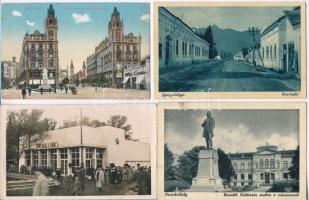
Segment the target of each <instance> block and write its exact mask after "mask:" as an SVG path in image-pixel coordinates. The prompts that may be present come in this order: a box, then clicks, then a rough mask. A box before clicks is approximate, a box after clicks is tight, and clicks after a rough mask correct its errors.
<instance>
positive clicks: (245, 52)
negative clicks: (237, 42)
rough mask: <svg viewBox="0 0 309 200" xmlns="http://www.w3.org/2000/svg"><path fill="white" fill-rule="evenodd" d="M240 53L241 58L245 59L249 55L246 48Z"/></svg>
mask: <svg viewBox="0 0 309 200" xmlns="http://www.w3.org/2000/svg"><path fill="white" fill-rule="evenodd" d="M241 52H242V56H243V57H246V56H247V55H248V54H249V49H248V48H242V49H241Z"/></svg>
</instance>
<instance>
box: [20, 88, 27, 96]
mask: <svg viewBox="0 0 309 200" xmlns="http://www.w3.org/2000/svg"><path fill="white" fill-rule="evenodd" d="M26 93H27V91H26V88H25V87H23V88H22V89H21V94H22V95H23V99H26Z"/></svg>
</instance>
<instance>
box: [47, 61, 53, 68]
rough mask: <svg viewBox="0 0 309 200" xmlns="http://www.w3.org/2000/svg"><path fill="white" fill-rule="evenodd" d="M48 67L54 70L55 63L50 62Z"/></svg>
mask: <svg viewBox="0 0 309 200" xmlns="http://www.w3.org/2000/svg"><path fill="white" fill-rule="evenodd" d="M48 67H49V68H53V67H54V62H53V61H52V60H50V61H48Z"/></svg>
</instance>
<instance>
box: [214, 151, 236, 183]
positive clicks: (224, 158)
mask: <svg viewBox="0 0 309 200" xmlns="http://www.w3.org/2000/svg"><path fill="white" fill-rule="evenodd" d="M218 157H219V160H218V165H219V166H218V167H219V175H220V177H221V178H222V179H223V180H224V181H225V182H226V183H230V182H231V178H232V177H233V176H235V171H234V168H233V165H232V162H231V159H230V158H229V157H228V155H226V154H225V152H224V151H223V150H222V149H220V148H218Z"/></svg>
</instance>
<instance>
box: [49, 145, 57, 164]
mask: <svg viewBox="0 0 309 200" xmlns="http://www.w3.org/2000/svg"><path fill="white" fill-rule="evenodd" d="M50 165H51V167H54V168H57V149H51V150H50Z"/></svg>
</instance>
